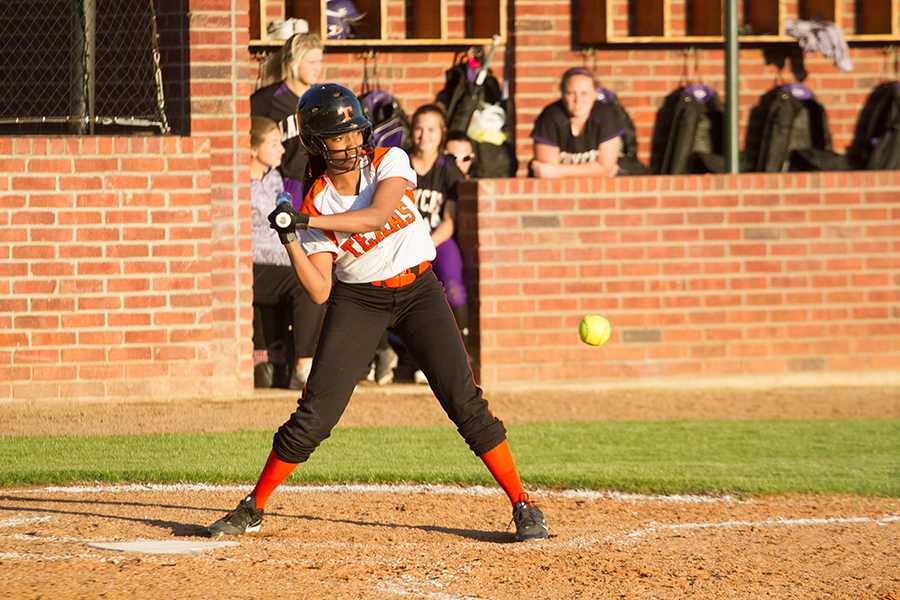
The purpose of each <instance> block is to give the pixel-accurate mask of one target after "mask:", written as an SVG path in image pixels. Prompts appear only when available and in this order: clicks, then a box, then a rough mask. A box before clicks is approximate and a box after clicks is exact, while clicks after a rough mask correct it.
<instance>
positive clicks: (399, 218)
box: [341, 204, 416, 256]
mask: <svg viewBox="0 0 900 600" xmlns="http://www.w3.org/2000/svg"><path fill="white" fill-rule="evenodd" d="M415 220H416V215H415V214H414V213H413V212H412V210H410V209H409V208H408V207H407V206H406V205H404V204H401V205H400V206H398V207H397V208H396V209H395V210H394V214H392V215H391V216H390V217H388V222H387V223H386V224H385V226H384V227H382V228H381V229H379V230H378V231H368V232H366V233H354V234H352V235H351V236H350V237H348V238H347V240H346V241H345V242H344V243H343V244H341V250H343V251H344V252H349V253H350V254H352V255H353V256H362V255H363V254H365V253H366V252H368V251H369V250H371V249H372V248H374V247H375V246H377V245H378V244H380V243H381V241H382V240H384V238H386V237H388V236H389V235H391V234H394V233H397V232H398V231H400V230H401V229H403V228H404V227H406V226H407V225H409V224H411V223H414V222H415Z"/></svg>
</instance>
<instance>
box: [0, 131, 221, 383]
mask: <svg viewBox="0 0 900 600" xmlns="http://www.w3.org/2000/svg"><path fill="white" fill-rule="evenodd" d="M0 166H2V168H0V172H2V173H3V175H2V176H0V189H3V190H5V191H4V192H2V194H0V239H2V245H0V270H2V277H0V321H2V322H0V331H2V333H0V382H2V383H0V398H9V397H12V398H15V399H20V400H23V399H35V400H46V399H53V398H69V397H104V396H120V397H128V396H134V395H137V396H140V395H150V394H160V395H166V394H168V393H172V392H174V391H176V390H182V391H183V392H184V393H186V394H192V395H199V394H201V393H202V392H203V383H204V382H206V381H207V380H208V378H209V377H210V375H211V373H212V371H213V357H212V355H211V353H210V346H211V343H212V342H213V339H214V336H213V316H212V311H211V304H212V287H211V284H212V281H211V271H212V263H213V249H212V244H211V240H210V230H211V221H210V216H211V195H210V183H211V182H210V172H209V167H210V145H209V140H207V139H202V138H165V139H164V138H159V137H151V138H147V137H70V138H47V137H33V138H15V139H11V138H0Z"/></svg>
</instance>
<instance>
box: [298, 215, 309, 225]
mask: <svg viewBox="0 0 900 600" xmlns="http://www.w3.org/2000/svg"><path fill="white" fill-rule="evenodd" d="M297 229H309V215H307V214H305V213H298V214H297Z"/></svg>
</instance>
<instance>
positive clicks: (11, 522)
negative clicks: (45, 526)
mask: <svg viewBox="0 0 900 600" xmlns="http://www.w3.org/2000/svg"><path fill="white" fill-rule="evenodd" d="M52 519H53V517H13V518H12V519H4V520H2V521H0V529H4V528H6V527H19V526H20V525H31V524H32V523H46V522H47V521H50V520H52Z"/></svg>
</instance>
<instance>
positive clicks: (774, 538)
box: [0, 386, 900, 600]
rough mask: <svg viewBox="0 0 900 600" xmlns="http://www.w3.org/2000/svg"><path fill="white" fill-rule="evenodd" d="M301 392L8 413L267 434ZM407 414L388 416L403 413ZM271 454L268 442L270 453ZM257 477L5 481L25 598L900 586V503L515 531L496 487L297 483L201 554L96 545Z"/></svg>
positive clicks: (135, 534) (649, 404)
mask: <svg viewBox="0 0 900 600" xmlns="http://www.w3.org/2000/svg"><path fill="white" fill-rule="evenodd" d="M898 398H900V390H898V389H897V388H864V389H854V388H833V389H826V390H813V389H794V390H790V389H787V390H777V391H776V390H769V391H765V390H755V391H751V390H743V391H742V390H720V391H708V390H707V391H671V390H670V391H662V390H640V391H637V390H633V391H619V392H609V393H602V392H585V391H584V390H580V391H577V392H574V391H572V390H569V391H565V390H561V391H558V392H556V394H555V395H554V394H553V393H550V392H547V393H543V392H542V393H537V394H536V393H524V394H523V393H512V392H509V393H502V392H498V393H495V394H493V395H492V396H491V403H492V406H493V408H494V410H495V411H496V412H497V413H498V414H500V415H501V416H502V417H503V418H504V420H505V421H506V422H507V423H516V422H525V421H535V420H557V421H558V420H592V419H610V420H611V419H617V420H642V419H654V420H658V419H676V418H677V419H700V418H706V419H709V418H715V419H728V418H737V419H749V418H778V417H780V418H853V417H896V416H900V400H898ZM293 402H294V398H293V395H292V394H288V393H281V394H268V395H265V396H260V397H257V398H254V399H252V400H246V401H242V402H241V405H240V410H235V408H236V406H235V404H234V403H215V402H204V403H132V404H127V405H116V406H113V405H106V404H88V405H71V404H57V405H53V406H50V407H47V406H32V405H4V406H0V422H2V423H3V424H4V429H5V433H6V434H7V435H10V434H12V435H25V434H39V433H40V434H48V433H54V432H55V433H76V432H78V433H98V434H99V433H110V432H116V433H122V432H127V431H142V432H148V431H190V430H205V431H223V430H229V429H268V428H273V427H275V426H276V425H278V424H279V423H280V422H281V421H282V420H283V419H284V418H285V416H286V415H287V414H288V413H289V412H290V410H291V409H292V406H293ZM385 406H389V410H385ZM444 419H445V417H443V416H442V415H441V414H440V410H439V409H438V408H437V406H436V402H435V401H434V400H433V399H431V397H430V396H429V395H428V393H427V391H426V390H425V389H417V388H413V387H401V386H396V387H395V388H393V389H388V390H385V389H379V388H364V389H361V390H360V391H359V394H358V395H357V397H356V398H354V401H353V402H352V403H351V407H350V409H349V410H348V413H347V415H346V417H345V419H344V421H343V424H344V425H365V424H376V423H377V424H426V423H431V422H444ZM260 452H261V454H260V456H261V459H262V457H263V455H264V453H265V449H261V451H260ZM248 489H249V487H243V488H241V487H232V488H203V487H198V486H194V487H188V486H126V487H119V488H117V487H111V486H107V487H97V488H92V487H88V488H80V489H79V488H41V489H38V488H29V489H10V488H7V489H0V573H2V574H3V581H4V583H3V587H4V589H6V590H7V591H6V592H5V593H4V594H3V595H4V596H5V597H11V598H38V597H50V598H85V597H104V598H124V597H139V598H157V597H160V598H162V597H172V598H189V597H190V598H207V597H224V598H284V597H286V596H287V595H288V594H294V595H296V596H297V597H301V598H429V599H432V600H458V599H462V598H497V599H505V598H523V597H526V598H681V597H687V596H690V597H700V598H735V597H741V598H757V597H772V598H892V599H894V600H898V599H900V553H898V552H897V548H898V547H900V499H898V498H856V497H823V496H791V497H771V498H743V499H736V498H693V497H682V498H678V497H641V496H628V495H619V494H604V493H593V492H591V493H587V492H582V493H574V492H561V491H543V492H539V493H537V494H536V500H537V501H538V502H539V503H540V504H541V506H542V507H543V508H544V510H545V512H546V514H547V516H548V520H549V522H550V525H551V530H552V534H553V536H552V537H551V538H550V539H549V540H545V541H538V542H530V543H526V544H515V543H510V542H511V540H512V533H511V528H510V527H509V521H510V515H509V508H508V503H507V502H506V500H505V498H504V497H502V496H501V495H500V494H499V493H498V492H497V491H496V490H493V489H483V488H434V487H430V488H429V487H424V488H423V487H412V486H407V487H399V488H390V487H386V486H383V487H375V488H366V487H362V486H350V487H344V488H321V487H319V488H297V487H288V488H283V489H282V490H280V491H279V492H278V493H277V494H276V495H275V496H273V498H272V500H271V501H270V503H269V506H268V513H267V516H266V520H265V523H264V526H263V530H262V532H261V533H260V534H258V535H254V536H244V537H241V538H238V539H237V541H238V542H239V545H237V546H234V547H228V548H218V549H214V550H210V551H207V552H203V553H200V554H197V555H181V554H136V553H128V552H122V551H117V550H102V549H98V548H95V547H92V546H89V545H88V544H89V543H95V542H111V541H127V540H138V539H145V540H181V541H184V540H196V541H203V540H204V539H205V538H201V537H198V536H199V534H200V526H201V525H205V524H208V523H209V522H211V521H212V520H214V519H215V518H217V517H219V516H220V515H221V514H222V513H223V511H225V510H227V509H230V508H232V507H233V506H234V504H235V502H236V501H237V500H238V499H239V498H240V497H241V496H242V494H244V493H246V490H248Z"/></svg>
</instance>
